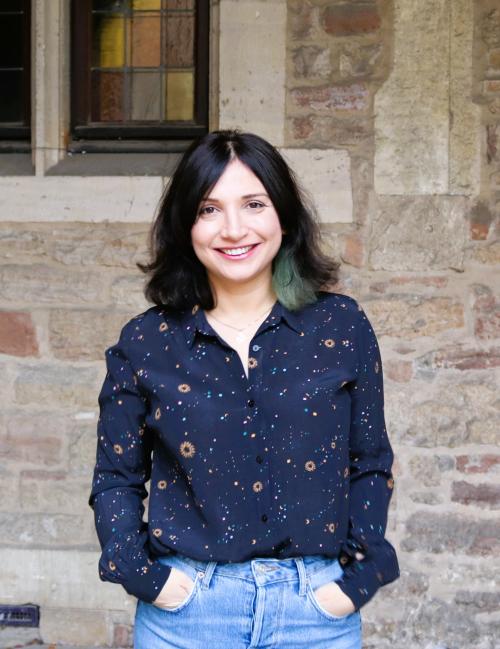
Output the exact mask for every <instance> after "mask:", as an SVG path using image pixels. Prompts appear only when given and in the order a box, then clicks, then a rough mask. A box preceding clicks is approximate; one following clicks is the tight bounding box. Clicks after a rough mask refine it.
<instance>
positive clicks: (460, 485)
mask: <svg viewBox="0 0 500 649" xmlns="http://www.w3.org/2000/svg"><path fill="white" fill-rule="evenodd" d="M451 500H452V501H453V502H458V503H463V504H464V505H478V506H479V507H489V508H491V509H498V508H500V486H498V485H494V484H484V483H483V484H470V483H469V482H466V481H465V480H459V481H456V482H453V483H452V485H451Z"/></svg>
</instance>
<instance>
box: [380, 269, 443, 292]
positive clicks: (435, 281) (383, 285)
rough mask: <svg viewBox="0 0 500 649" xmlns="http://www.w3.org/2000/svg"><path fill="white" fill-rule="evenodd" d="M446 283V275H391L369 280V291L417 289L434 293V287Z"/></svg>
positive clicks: (411, 290)
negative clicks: (382, 278) (383, 278)
mask: <svg viewBox="0 0 500 649" xmlns="http://www.w3.org/2000/svg"><path fill="white" fill-rule="evenodd" d="M447 285H448V277H445V276H443V275H422V274H418V275H416V274H415V275H391V276H390V278H389V279H387V280H385V281H384V280H381V281H375V282H370V288H369V290H370V292H372V291H373V292H375V293H393V292H399V293H401V292H402V291H408V292H409V293H414V292H416V291H418V292H419V293H421V294H423V295H428V294H431V295H432V294H435V292H436V291H435V289H439V288H444V287H445V286H447Z"/></svg>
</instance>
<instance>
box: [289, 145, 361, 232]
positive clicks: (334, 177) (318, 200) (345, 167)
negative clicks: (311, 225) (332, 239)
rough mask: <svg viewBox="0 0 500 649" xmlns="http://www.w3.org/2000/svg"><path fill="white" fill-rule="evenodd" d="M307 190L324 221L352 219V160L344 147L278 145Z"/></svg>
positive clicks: (342, 221) (341, 221)
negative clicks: (339, 149) (283, 146)
mask: <svg viewBox="0 0 500 649" xmlns="http://www.w3.org/2000/svg"><path fill="white" fill-rule="evenodd" d="M280 153H281V154H282V155H283V157H284V158H285V160H286V161H287V162H288V164H289V165H290V167H291V168H292V169H293V170H294V172H295V174H296V176H297V178H298V179H299V182H301V184H302V185H303V187H304V189H305V190H306V191H307V192H308V193H309V195H310V196H311V198H312V200H313V201H314V204H315V206H316V208H317V211H318V216H319V218H320V220H321V221H322V222H323V223H335V222H337V223H348V222H350V221H352V190H351V163H350V158H349V154H348V153H347V151H338V150H335V149H292V148H287V149H281V151H280Z"/></svg>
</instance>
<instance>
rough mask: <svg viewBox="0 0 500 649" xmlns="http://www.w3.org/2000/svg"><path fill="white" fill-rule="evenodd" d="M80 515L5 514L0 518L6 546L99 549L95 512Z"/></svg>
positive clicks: (80, 511)
mask: <svg viewBox="0 0 500 649" xmlns="http://www.w3.org/2000/svg"><path fill="white" fill-rule="evenodd" d="M87 509H88V510H89V511H88V512H87V511H86V510H82V509H80V510H79V512H78V514H57V513H56V514H54V513H39V512H38V513H37V512H35V513H24V514H20V513H19V512H14V513H3V514H2V515H1V518H0V533H1V534H0V536H1V542H2V545H6V546H11V547H25V548H27V547H29V548H53V549H56V548H62V547H67V549H68V550H69V549H70V548H76V547H79V548H80V549H86V550H88V549H95V547H96V543H97V544H98V542H97V540H96V538H97V537H96V533H95V527H94V521H93V517H92V516H91V514H92V512H91V511H90V507H87Z"/></svg>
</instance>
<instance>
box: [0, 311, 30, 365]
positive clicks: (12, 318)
mask: <svg viewBox="0 0 500 649" xmlns="http://www.w3.org/2000/svg"><path fill="white" fill-rule="evenodd" d="M0 354H7V355H8V356H38V355H39V351H38V340H37V336H36V328H35V325H34V323H33V320H32V319H31V314H29V313H23V312H21V311H2V312H0Z"/></svg>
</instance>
